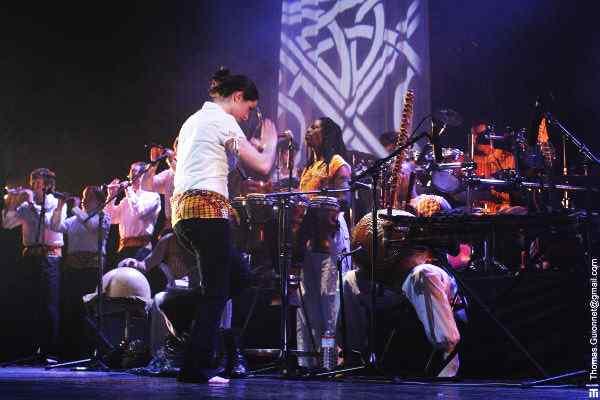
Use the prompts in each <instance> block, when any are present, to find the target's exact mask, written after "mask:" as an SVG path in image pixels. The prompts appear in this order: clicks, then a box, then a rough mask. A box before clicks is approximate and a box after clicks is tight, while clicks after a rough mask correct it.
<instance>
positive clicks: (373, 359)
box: [315, 124, 429, 377]
mask: <svg viewBox="0 0 600 400" xmlns="http://www.w3.org/2000/svg"><path fill="white" fill-rule="evenodd" d="M419 125H420V124H419ZM417 128H418V127H417ZM424 137H429V135H428V133H427V132H422V133H420V134H418V135H417V136H414V137H412V138H410V139H409V140H407V141H406V143H405V144H404V145H402V146H399V147H398V148H397V149H396V150H394V151H393V152H391V153H390V155H388V156H387V157H384V158H381V159H379V160H377V161H375V162H374V163H373V165H372V166H371V167H369V168H367V169H366V170H365V171H363V172H362V173H360V174H358V175H357V176H355V177H354V178H353V179H352V180H351V181H350V186H351V187H352V186H354V185H356V184H357V183H358V184H361V183H362V182H359V181H360V180H361V179H363V178H365V177H371V181H372V184H371V219H372V220H371V224H372V226H371V229H372V232H373V234H372V235H371V266H370V269H369V283H370V284H369V291H370V294H371V313H370V315H369V340H368V345H369V356H368V357H367V361H366V362H365V364H364V365H362V366H359V367H351V368H343V369H339V370H335V371H330V372H325V373H322V374H316V375H315V376H317V377H327V376H334V375H338V374H343V373H347V372H354V371H359V370H366V371H369V372H370V373H374V374H375V375H379V376H385V374H384V373H383V371H381V370H380V368H379V366H378V365H377V356H376V355H375V339H376V326H375V300H376V293H375V264H376V262H377V249H378V246H377V213H378V211H379V203H378V196H377V194H378V189H377V181H378V179H379V175H380V171H381V168H382V167H383V166H384V165H385V164H386V163H387V162H388V161H389V160H391V159H393V158H394V157H396V156H397V155H398V154H400V153H401V152H402V151H404V150H405V149H407V148H409V147H410V146H412V145H413V144H415V143H416V142H418V141H419V140H421V139H423V138H424ZM342 312H343V311H342Z"/></svg>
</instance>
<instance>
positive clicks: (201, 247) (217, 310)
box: [171, 72, 277, 383]
mask: <svg viewBox="0 0 600 400" xmlns="http://www.w3.org/2000/svg"><path fill="white" fill-rule="evenodd" d="M210 94H211V97H212V99H213V101H212V102H211V101H207V102H205V103H204V105H203V106H202V108H201V109H200V110H199V111H197V112H196V113H194V114H193V115H192V116H190V117H189V118H188V119H187V120H186V121H185V123H184V124H183V126H182V128H181V131H180V133H179V143H178V147H177V170H176V172H175V190H174V195H173V199H172V202H171V204H172V207H173V209H172V223H173V229H174V231H175V233H176V235H177V237H178V239H179V240H180V242H181V243H182V244H183V245H184V246H185V247H186V248H188V249H189V250H190V251H192V253H193V254H194V255H195V257H196V268H197V269H198V272H199V274H197V276H199V280H200V282H198V284H199V285H198V288H197V289H194V290H193V291H192V292H191V294H190V295H191V296H195V297H196V303H197V310H196V317H195V323H194V327H193V330H192V332H191V335H190V343H189V346H188V349H187V351H186V354H185V358H184V363H183V367H182V368H181V371H180V373H179V376H178V380H179V381H182V382H197V383H198V382H226V380H224V379H223V378H220V377H218V376H215V370H214V369H213V368H211V361H212V356H213V353H214V351H215V340H216V334H217V330H218V325H219V320H220V318H221V313H222V311H223V307H224V306H225V302H226V301H227V299H228V298H229V297H230V282H231V281H232V280H235V279H236V276H234V275H235V274H232V271H231V267H230V264H231V254H232V251H231V244H232V242H233V238H232V235H231V229H230V225H229V224H230V218H233V217H234V215H235V212H234V210H233V208H232V207H231V204H230V203H229V201H228V189H227V175H228V173H229V171H230V170H231V168H232V167H233V166H234V165H235V163H236V162H237V161H238V160H239V161H240V162H242V163H243V164H244V166H245V167H246V168H250V169H252V170H255V171H256V172H257V173H259V174H263V175H266V174H268V173H269V171H270V170H271V167H272V165H273V161H274V159H275V148H276V143H277V131H276V129H275V126H274V125H273V123H272V122H271V121H269V120H265V121H264V123H263V125H262V131H261V141H262V143H261V144H262V147H263V151H262V153H259V152H258V151H257V150H256V149H255V147H254V146H253V145H252V144H251V143H250V142H248V141H247V140H246V137H245V135H244V133H243V132H242V130H241V128H240V126H239V125H238V122H239V121H245V120H247V119H248V117H249V114H250V112H251V111H252V110H254V109H255V108H256V106H257V103H258V90H257V89H256V86H255V84H254V83H253V82H252V81H251V80H249V79H248V78H247V77H245V76H243V75H229V74H228V73H226V72H221V73H220V75H219V80H218V82H215V84H214V86H213V87H212V88H211V90H210Z"/></svg>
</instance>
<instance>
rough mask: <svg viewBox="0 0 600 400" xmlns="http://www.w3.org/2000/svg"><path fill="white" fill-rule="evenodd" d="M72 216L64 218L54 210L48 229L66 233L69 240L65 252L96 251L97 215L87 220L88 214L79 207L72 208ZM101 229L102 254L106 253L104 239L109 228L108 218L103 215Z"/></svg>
mask: <svg viewBox="0 0 600 400" xmlns="http://www.w3.org/2000/svg"><path fill="white" fill-rule="evenodd" d="M73 214H74V215H73V216H72V217H69V218H67V219H64V218H63V216H62V215H61V214H60V213H58V212H56V211H55V212H54V214H53V215H52V221H51V223H50V229H52V230H53V231H55V232H61V233H66V234H67V236H68V238H69V241H68V243H67V253H68V254H73V253H77V252H80V251H89V252H93V253H97V252H98V215H97V214H96V215H94V216H93V217H92V218H90V219H89V221H87V222H85V223H84V221H85V220H86V219H87V218H88V214H87V213H86V212H85V211H83V210H81V209H79V208H73ZM102 229H103V230H104V239H103V243H102V254H106V239H107V237H108V233H109V230H110V218H109V217H108V215H105V216H104V219H103V224H102Z"/></svg>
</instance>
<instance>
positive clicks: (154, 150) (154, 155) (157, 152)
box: [150, 146, 164, 161]
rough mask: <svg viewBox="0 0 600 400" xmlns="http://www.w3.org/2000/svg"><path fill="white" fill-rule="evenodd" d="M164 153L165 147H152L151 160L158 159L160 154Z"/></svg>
mask: <svg viewBox="0 0 600 400" xmlns="http://www.w3.org/2000/svg"><path fill="white" fill-rule="evenodd" d="M163 153H164V149H163V148H162V147H156V146H154V147H151V148H150V161H156V160H158V158H159V157H160V156H162V155H163Z"/></svg>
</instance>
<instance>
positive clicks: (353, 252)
mask: <svg viewBox="0 0 600 400" xmlns="http://www.w3.org/2000/svg"><path fill="white" fill-rule="evenodd" d="M362 249H363V248H362V246H358V247H357V248H355V249H354V250H352V251H342V252H341V253H339V254H338V255H337V257H338V258H344V257H348V256H351V255H353V254H355V253H358V252H359V251H361V250H362Z"/></svg>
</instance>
